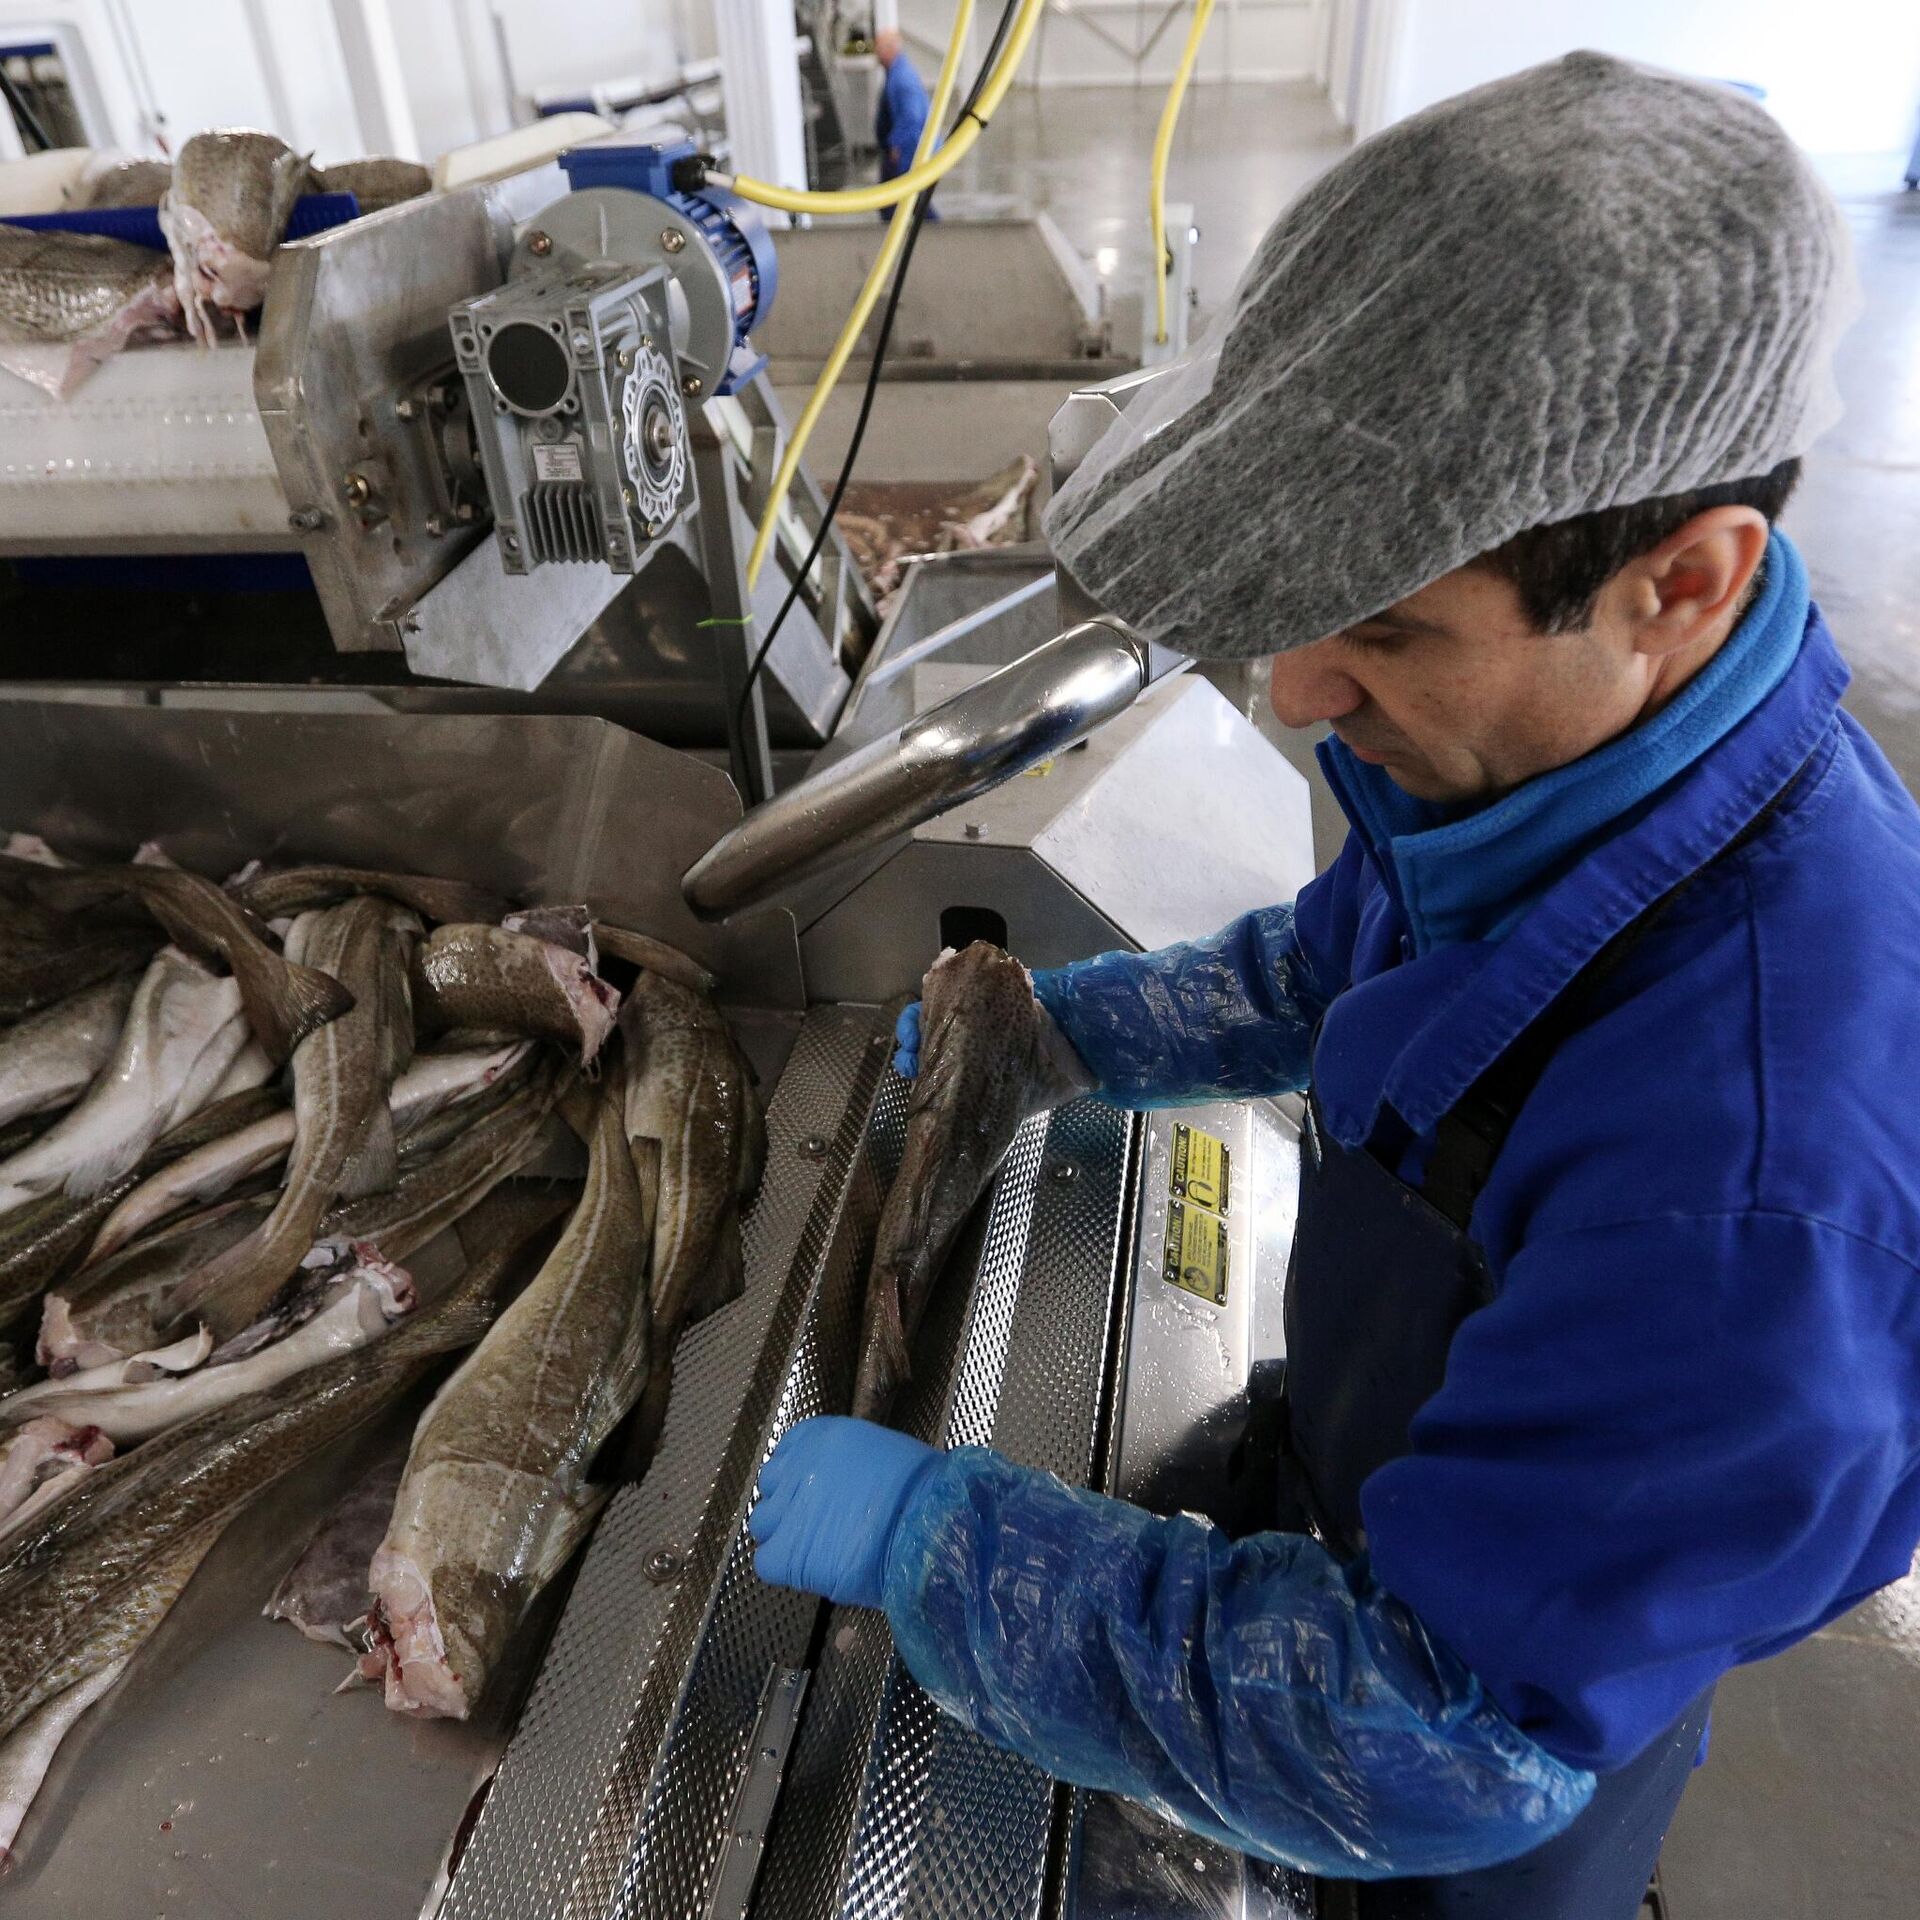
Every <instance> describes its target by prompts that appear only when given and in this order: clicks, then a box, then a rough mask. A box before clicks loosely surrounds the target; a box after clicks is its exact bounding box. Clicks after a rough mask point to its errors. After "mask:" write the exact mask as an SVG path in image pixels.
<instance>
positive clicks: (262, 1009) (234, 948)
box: [35, 860, 353, 1066]
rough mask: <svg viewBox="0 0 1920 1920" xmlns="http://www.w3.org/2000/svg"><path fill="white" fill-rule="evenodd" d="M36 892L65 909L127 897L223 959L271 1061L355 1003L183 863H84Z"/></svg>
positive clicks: (187, 943) (187, 946) (187, 941)
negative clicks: (278, 948)
mask: <svg viewBox="0 0 1920 1920" xmlns="http://www.w3.org/2000/svg"><path fill="white" fill-rule="evenodd" d="M35 893H36V895H37V897H38V898H39V899H40V900H42V901H43V902H44V903H46V904H47V905H49V906H53V907H55V908H58V909H60V910H62V911H66V912H79V911H84V910H85V909H87V908H89V907H97V906H100V905H103V904H105V903H107V902H109V901H112V900H114V899H116V898H124V897H126V896H129V895H130V896H132V897H133V898H134V899H136V900H138V901H139V902H140V904H141V905H142V906H143V907H145V908H146V910H147V911H148V913H150V914H151V915H152V916H153V918H154V919H155V920H157V921H158V922H159V924H160V926H161V927H162V928H163V929H164V930H165V932H166V934H167V937H168V938H169V939H170V940H172V941H173V943H174V944H175V945H176V946H178V947H181V948H183V949H184V950H185V951H187V952H188V953H193V954H198V955H199V957H200V958H201V959H203V960H222V961H224V962H225V963H226V965H227V967H228V968H229V970H230V971H231V972H232V974H233V977H234V978H235V979H236V980H237V981H238V982H239V983H240V998H241V1000H242V1001H243V1003H244V1004H245V1006H246V1009H247V1024H248V1025H249V1026H250V1027H251V1028H252V1029H253V1034H254V1038H255V1039H256V1040H258V1041H259V1042H260V1045H261V1046H262V1047H263V1048H264V1049H265V1050H266V1053H267V1056H268V1058H269V1059H270V1060H272V1061H273V1062H274V1064H275V1065H276V1066H278V1065H280V1064H282V1063H284V1062H285V1060H286V1059H287V1057H288V1056H289V1055H290V1054H291V1053H292V1052H293V1050H294V1048H295V1047H296V1046H297V1045H298V1044H299V1043H300V1041H302V1040H303V1039H305V1038H306V1036H307V1035H308V1034H309V1033H311V1032H312V1031H313V1030H314V1028H316V1027H319V1026H324V1025H325V1024H326V1023H327V1022H328V1021H329V1020H337V1019H338V1018H339V1017H340V1015H341V1014H343V1013H345V1012H346V1011H347V1009H348V1008H349V1007H350V1006H351V1005H352V1004H353V1000H352V997H351V995H350V994H349V993H348V992H347V990H346V989H345V988H344V987H343V986H341V984H340V982H339V981H337V980H335V979H332V978H330V977H329V976H328V975H327V974H324V973H319V972H316V971H315V970H314V969H313V968H312V967H301V966H295V965H294V964H293V963H292V962H291V961H290V960H288V959H287V958H286V957H285V955H283V954H279V953H276V952H275V951H274V950H273V949H272V948H271V947H270V946H268V945H267V943H266V941H265V939H264V938H263V937H262V929H261V928H260V927H259V926H258V924H257V923H256V922H255V921H254V919H253V917H252V916H251V915H250V914H248V913H247V912H246V911H245V910H244V909H243V908H242V907H240V906H239V905H237V904H236V903H235V901H234V900H233V898H232V897H231V896H230V895H229V894H228V893H226V892H225V891H224V889H222V888H220V887H217V886H215V885H214V883H213V882H212V881H211V880H204V879H202V878H201V877H200V875H199V874H197V873H189V872H187V870H186V869H185V868H184V867H176V866H171V865H167V866H161V865H157V864H154V863H152V862H147V861H141V860H135V861H134V862H133V863H132V864H131V865H128V866H123V867H82V868H79V869H77V870H71V871H67V872H61V873H49V874H47V875H46V876H45V877H44V878H43V879H41V880H39V881H37V882H36V883H35Z"/></svg>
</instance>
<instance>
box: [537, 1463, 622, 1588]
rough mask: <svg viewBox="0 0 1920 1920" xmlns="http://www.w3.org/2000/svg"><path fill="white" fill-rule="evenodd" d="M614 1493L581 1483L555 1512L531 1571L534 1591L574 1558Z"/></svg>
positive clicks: (610, 1489) (607, 1488) (542, 1586)
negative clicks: (582, 1485) (576, 1550)
mask: <svg viewBox="0 0 1920 1920" xmlns="http://www.w3.org/2000/svg"><path fill="white" fill-rule="evenodd" d="M612 1494H613V1489H612V1488H611V1487H581V1488H580V1489H579V1490H578V1491H577V1492H576V1493H575V1494H574V1496H573V1498H572V1499H570V1500H569V1501H567V1502H566V1504H565V1505H564V1506H562V1507H561V1508H560V1510H559V1511H558V1512H557V1513H556V1514H555V1515H554V1520H553V1525H552V1526H551V1527H549V1528H548V1529H547V1535H546V1538H545V1539H544V1540H543V1541H541V1543H540V1546H539V1550H538V1552H537V1553H536V1555H535V1557H534V1562H533V1570H532V1572H531V1573H530V1574H529V1575H528V1585H529V1587H530V1589H531V1590H532V1591H533V1592H535V1593H538V1592H540V1591H541V1590H542V1589H543V1588H544V1587H546V1586H547V1585H548V1584H549V1583H550V1582H551V1581H552V1579H553V1577H554V1575H555V1574H557V1573H558V1572H559V1571H560V1569H561V1568H562V1567H564V1566H565V1565H566V1564H567V1562H568V1561H569V1560H571V1559H572V1558H573V1555H574V1550H575V1549H576V1548H577V1547H578V1546H579V1544H580V1542H581V1541H582V1540H584V1539H585V1538H586V1537H587V1535H588V1534H590V1533H591V1532H592V1531H593V1525H594V1522H595V1521H596V1520H598V1519H599V1518H600V1512H601V1509H602V1508H603V1507H604V1506H605V1505H606V1504H607V1501H608V1500H609V1499H610V1498H611V1497H612Z"/></svg>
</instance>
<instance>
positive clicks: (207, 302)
mask: <svg viewBox="0 0 1920 1920" xmlns="http://www.w3.org/2000/svg"><path fill="white" fill-rule="evenodd" d="M312 187H313V169H312V168H311V167H310V166H309V165H308V163H307V161H306V159H305V158H304V157H303V156H302V155H300V154H297V153H295V152H294V151H293V149H292V148H291V147H289V146H288V145H287V143H286V142H285V141H284V140H279V139H276V138H275V137H274V136H273V135H272V134H270V133H255V132H252V131H250V130H247V129H244V128H222V129H220V130H217V131H214V132H210V133H196V134H195V135H194V136H193V138H192V139H191V140H189V141H188V142H187V143H186V144H185V145H184V146H183V147H182V148H181V149H180V151H179V153H178V154H176V155H175V156H174V162H173V180H172V182H171V184H170V185H169V186H168V188H167V193H166V198H165V199H163V200H162V201H161V202H160V230H161V232H163V233H164V234H165V235H166V236H167V247H168V249H169V251H170V252H171V253H172V255H173V284H174V289H175V291H176V293H177V294H178V296H179V304H180V306H181V308H182V309H183V311H184V313H185V315H186V324H187V331H188V332H189V333H191V334H192V335H193V337H194V338H195V339H196V340H201V341H211V340H212V338H213V332H214V315H215V314H216V313H219V314H222V315H224V316H225V317H226V318H228V319H229V320H232V321H233V322H234V323H235V325H236V326H238V327H239V328H241V330H242V332H243V333H244V330H245V324H246V316H247V315H248V314H249V313H252V312H254V311H255V310H256V309H257V308H258V307H259V305H260V303H261V302H262V301H263V300H265V299H266V297H267V275H268V270H269V262H270V261H271V259H272V256H273V250H274V249H275V248H276V247H277V246H279V244H280V242H281V241H282V240H283V239H284V238H285V237H286V232H287V221H288V220H289V219H290V218H291V217H292V214H293V204H294V202H295V201H296V200H298V199H299V198H300V196H301V195H302V194H303V193H308V192H311V191H312Z"/></svg>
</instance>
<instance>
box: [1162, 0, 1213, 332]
mask: <svg viewBox="0 0 1920 1920" xmlns="http://www.w3.org/2000/svg"><path fill="white" fill-rule="evenodd" d="M1212 17H1213V0H1195V4H1194V9H1193V24H1192V26H1190V27H1189V28H1188V29H1187V44H1186V45H1185V46H1184V47H1182V48H1181V49H1180V64H1179V65H1178V66H1177V67H1175V68H1174V70H1173V85H1172V86H1170V87H1169V88H1168V89H1167V103H1166V105H1165V106H1163V107H1162V108H1161V109H1160V125H1159V128H1158V130H1157V131H1156V132H1155V134H1154V136H1153V175H1152V185H1151V187H1150V188H1149V190H1148V195H1147V204H1148V208H1149V211H1150V213H1151V215H1152V219H1153V339H1154V344H1155V345H1156V346H1162V347H1164V346H1165V345H1166V344H1167V156H1168V155H1169V154H1170V153H1171V152H1172V151H1173V130H1174V128H1175V127H1177V126H1178V125H1179V124H1180V103H1181V101H1182V100H1183V99H1185V98H1186V92H1187V82H1188V81H1189V80H1190V79H1192V78H1193V63H1194V61H1195V60H1196V59H1198V58H1199V55H1200V40H1201V36H1202V35H1204V34H1205V32H1206V30H1207V22H1208V21H1209V20H1210V19H1211V18H1212Z"/></svg>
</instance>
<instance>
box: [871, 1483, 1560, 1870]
mask: <svg viewBox="0 0 1920 1920" xmlns="http://www.w3.org/2000/svg"><path fill="white" fill-rule="evenodd" d="M884 1591H885V1600H886V1610H887V1617H888V1619H889V1621H890V1622H891V1623H892V1627H893V1634H894V1639H895V1642H896V1643H897V1645H898V1646H899V1649H900V1653H901V1656H902V1657H903V1658H904V1660H905V1661H906V1663H907V1666H908V1667H909V1669H910V1670H911V1671H912V1673H913V1675H914V1677H915V1678H916V1679H917V1680H918V1681H919V1682H920V1684H921V1685H922V1686H923V1687H925V1688H926V1689H927V1691H928V1692H929V1693H930V1694H932V1695H933V1697H934V1698H935V1699H936V1700H937V1701H938V1702H939V1703H940V1704H941V1706H943V1707H944V1708H945V1709H946V1710H947V1711H948V1712H949V1713H951V1714H954V1715H955V1716H956V1717H957V1718H959V1719H960V1720H962V1721H964V1722H965V1723H966V1724H967V1725H968V1726H970V1727H972V1728H974V1729H975V1730H976V1731H977V1732H979V1733H981V1734H982V1735H984V1736H985V1737H986V1738H987V1739H989V1740H992V1741H994V1742H995V1743H996V1744H997V1745H999V1746H1003V1747H1007V1748H1011V1749H1012V1750H1013V1751H1014V1752H1016V1753H1019V1754H1022V1755H1024V1756H1025V1757H1026V1758H1027V1759H1029V1760H1031V1761H1033V1762H1034V1763H1035V1764H1036V1765H1038V1766H1040V1767H1043V1768H1045V1769H1046V1770H1047V1771H1048V1772H1049V1773H1052V1774H1054V1775H1056V1776H1058V1777H1059V1778H1061V1779H1065V1780H1071V1781H1074V1782H1077V1783H1079V1784H1080V1785H1083V1786H1090V1787H1098V1788H1102V1789H1105V1790H1107V1791H1109V1792H1114V1793H1120V1794H1125V1795H1126V1796H1128V1797H1129V1798H1131V1799H1135V1800H1139V1801H1143V1802H1144V1803H1146V1804H1147V1805H1148V1806H1150V1807H1152V1808H1153V1809H1154V1810H1155V1811H1157V1812H1159V1813H1161V1814H1164V1815H1165V1816H1167V1817H1168V1818H1170V1819H1173V1820H1175V1821H1178V1822H1179V1823H1181V1824H1182V1825H1184V1826H1186V1827H1188V1828H1190V1829H1192V1830H1193V1831H1195V1832H1199V1833H1203V1834H1206V1835H1209V1836H1211V1837H1212V1838H1214V1839H1217V1840H1220V1841H1223V1842H1224V1843H1225V1844H1227V1845H1228V1846H1231V1847H1235V1848H1238V1849H1239V1850H1241V1851H1243V1852H1249V1853H1256V1854H1260V1855H1263V1856H1264V1857H1266V1858H1268V1859H1271V1860H1275V1861H1279V1862H1281V1863H1282V1864H1285V1865H1288V1866H1292V1867H1296V1868H1299V1869H1302V1870H1304V1871H1306V1872H1310V1873H1317V1874H1323V1875H1328V1876H1334V1877H1340V1878H1350V1879H1375V1878H1382V1877H1385V1876H1388V1875H1398V1874H1443V1873H1459V1872H1467V1871H1471V1870H1473V1869H1475V1868H1478V1867H1483V1866H1491V1865H1493V1864H1495V1863H1497V1862H1499V1861H1503V1860H1508V1859H1512V1858H1514V1857H1516V1856H1517V1855H1519V1854H1522V1853H1525V1852H1527V1851H1529V1850H1531V1849H1532V1848H1534V1847H1536V1846H1539V1845H1541V1844H1542V1843H1543V1842H1545V1841H1547V1840H1549V1839H1551V1838H1552V1837H1553V1836H1554V1835H1555V1834H1557V1833H1559V1832H1561V1831H1562V1830H1563V1829H1564V1828H1565V1827H1566V1826H1568V1825H1569V1824H1570V1823H1571V1822H1572V1820H1573V1819H1574V1817H1575V1816H1576V1815H1577V1814H1578V1813H1579V1812H1580V1810H1581V1808H1582V1807H1584V1806H1585V1805H1586V1803H1587V1801H1588V1800H1589V1799H1590V1798H1591V1797H1592V1793H1593V1789H1594V1777H1593V1775H1592V1774H1591V1773H1585V1772H1582V1771H1580V1770H1578V1769H1575V1768H1571V1767H1567V1766H1565V1765H1563V1764H1562V1763H1561V1762H1559V1761H1557V1760H1555V1759H1554V1758H1553V1757H1552V1756H1551V1755H1549V1754H1547V1753H1546V1752H1544V1751H1543V1750H1542V1749H1541V1748H1540V1747H1538V1746H1536V1745H1535V1744H1534V1743H1533V1742H1532V1741H1531V1740H1529V1739H1528V1738H1527V1737H1526V1735H1525V1734H1523V1733H1521V1732H1520V1730H1519V1729H1518V1728H1517V1727H1515V1726H1514V1724H1513V1723H1512V1722H1511V1721H1510V1720H1509V1719H1508V1718H1507V1717H1506V1716H1505V1714H1503V1713H1502V1712H1501V1711H1500V1709H1499V1708H1498V1707H1497V1706H1495V1705H1494V1704H1493V1702H1492V1701H1491V1700H1490V1699H1488V1698H1487V1696H1486V1694H1485V1693H1484V1691H1483V1690H1482V1688H1481V1686H1480V1684H1479V1682H1478V1681H1477V1680H1476V1679H1475V1678H1474V1676H1473V1675H1472V1674H1471V1673H1470V1672H1469V1671H1468V1670H1467V1669H1466V1668H1465V1667H1464V1666H1463V1665H1462V1664H1461V1663H1460V1662H1459V1661H1458V1660H1457V1659H1455V1658H1454V1657H1453V1656H1452V1655H1451V1654H1449V1653H1448V1652H1447V1651H1446V1650H1445V1649H1444V1648H1443V1647H1441V1646H1439V1645H1438V1644H1436V1643H1435V1642H1434V1641H1433V1640H1432V1639H1431V1638H1430V1637H1429V1636H1428V1634H1427V1632H1426V1630H1425V1629H1424V1628H1423V1627H1422V1626H1421V1624H1420V1622H1419V1621H1418V1620H1417V1619H1416V1618H1415V1617H1414V1615H1413V1614H1412V1613H1411V1612H1410V1611H1409V1610H1408V1609H1407V1608H1406V1607H1404V1606H1402V1605H1401V1604H1400V1603H1399V1602H1398V1601H1397V1600H1395V1599H1394V1598H1393V1597H1392V1596H1391V1595H1390V1594H1388V1593H1386V1592H1385V1591H1383V1590H1382V1589H1381V1588H1380V1587H1379V1586H1378V1585H1377V1584H1376V1583H1375V1582H1374V1581H1373V1580H1372V1578H1371V1577H1370V1576H1369V1574H1368V1573H1367V1571H1366V1569H1365V1566H1364V1563H1360V1564H1358V1565H1356V1566H1353V1567H1346V1568H1343V1567H1341V1566H1340V1565H1339V1564H1338V1563H1337V1562H1335V1561H1334V1560H1333V1558H1332V1557H1331V1556H1330V1555H1329V1554H1328V1553H1327V1552H1326V1550H1325V1549H1324V1548H1323V1547H1321V1546H1320V1545H1319V1544H1318V1543H1317V1542H1315V1541H1313V1540H1310V1539H1308V1538H1306V1537H1305V1536H1303V1535H1300V1534H1285V1533H1269V1534H1259V1535H1255V1536H1253V1537H1251V1538H1249V1539H1245V1540H1240V1541H1237V1542H1235V1541H1229V1540H1228V1539H1227V1538H1226V1536H1225V1535H1224V1534H1222V1533H1221V1532H1220V1531H1219V1530H1218V1529H1217V1528H1215V1527H1213V1526H1211V1525H1210V1524H1209V1523H1207V1522H1206V1521H1204V1520H1198V1519H1194V1518H1192V1517H1190V1516H1182V1517H1180V1518H1178V1519H1171V1520H1164V1519H1158V1518H1156V1517H1155V1516H1153V1515H1151V1514H1149V1513H1146V1512H1143V1511H1142V1510H1141V1509H1139V1508H1137V1507H1131V1506H1127V1505H1125V1504H1124V1503H1122V1502H1120V1501H1117V1500H1109V1499H1106V1498H1104V1497H1102V1496H1101V1495H1099V1494H1092V1493H1083V1492H1076V1491H1075V1490H1073V1489H1071V1488H1069V1487H1067V1486H1065V1485H1063V1484H1062V1483H1061V1482H1060V1481H1058V1480H1056V1479H1053V1478H1052V1477H1050V1476H1049V1475H1046V1474H1042V1473H1036V1472H1034V1471H1032V1470H1030V1469H1028V1468H1024V1467H1017V1466H1015V1465H1014V1464H1013V1463H1012V1462H1010V1461H1008V1460H1005V1459H1003V1458H1002V1457H1001V1456H999V1455H998V1454H994V1453H990V1452H988V1451H986V1450H985V1449H983V1448H979V1447H968V1448H963V1449H961V1450H959V1451H957V1452H954V1453H950V1454H948V1455H946V1456H945V1457H944V1459H943V1461H942V1463H941V1466H940V1468H939V1470H938V1471H936V1472H933V1473H931V1474H929V1475H927V1476H926V1478H925V1479H924V1480H923V1481H922V1482H921V1483H920V1484H919V1486H918V1487H917V1489H916V1490H915V1492H914V1495H913V1497H912V1499H911V1501H910V1503H909V1505H908V1506H907V1508H906V1511H905V1512H904V1513H903V1514H902V1516H901V1519H900V1522H899V1525H898V1526H897V1528H896V1529H895V1532H894V1536H893V1540H892V1543H891V1545H890V1547H889V1550H888V1554H887V1566H886V1581H885V1589H884Z"/></svg>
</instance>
